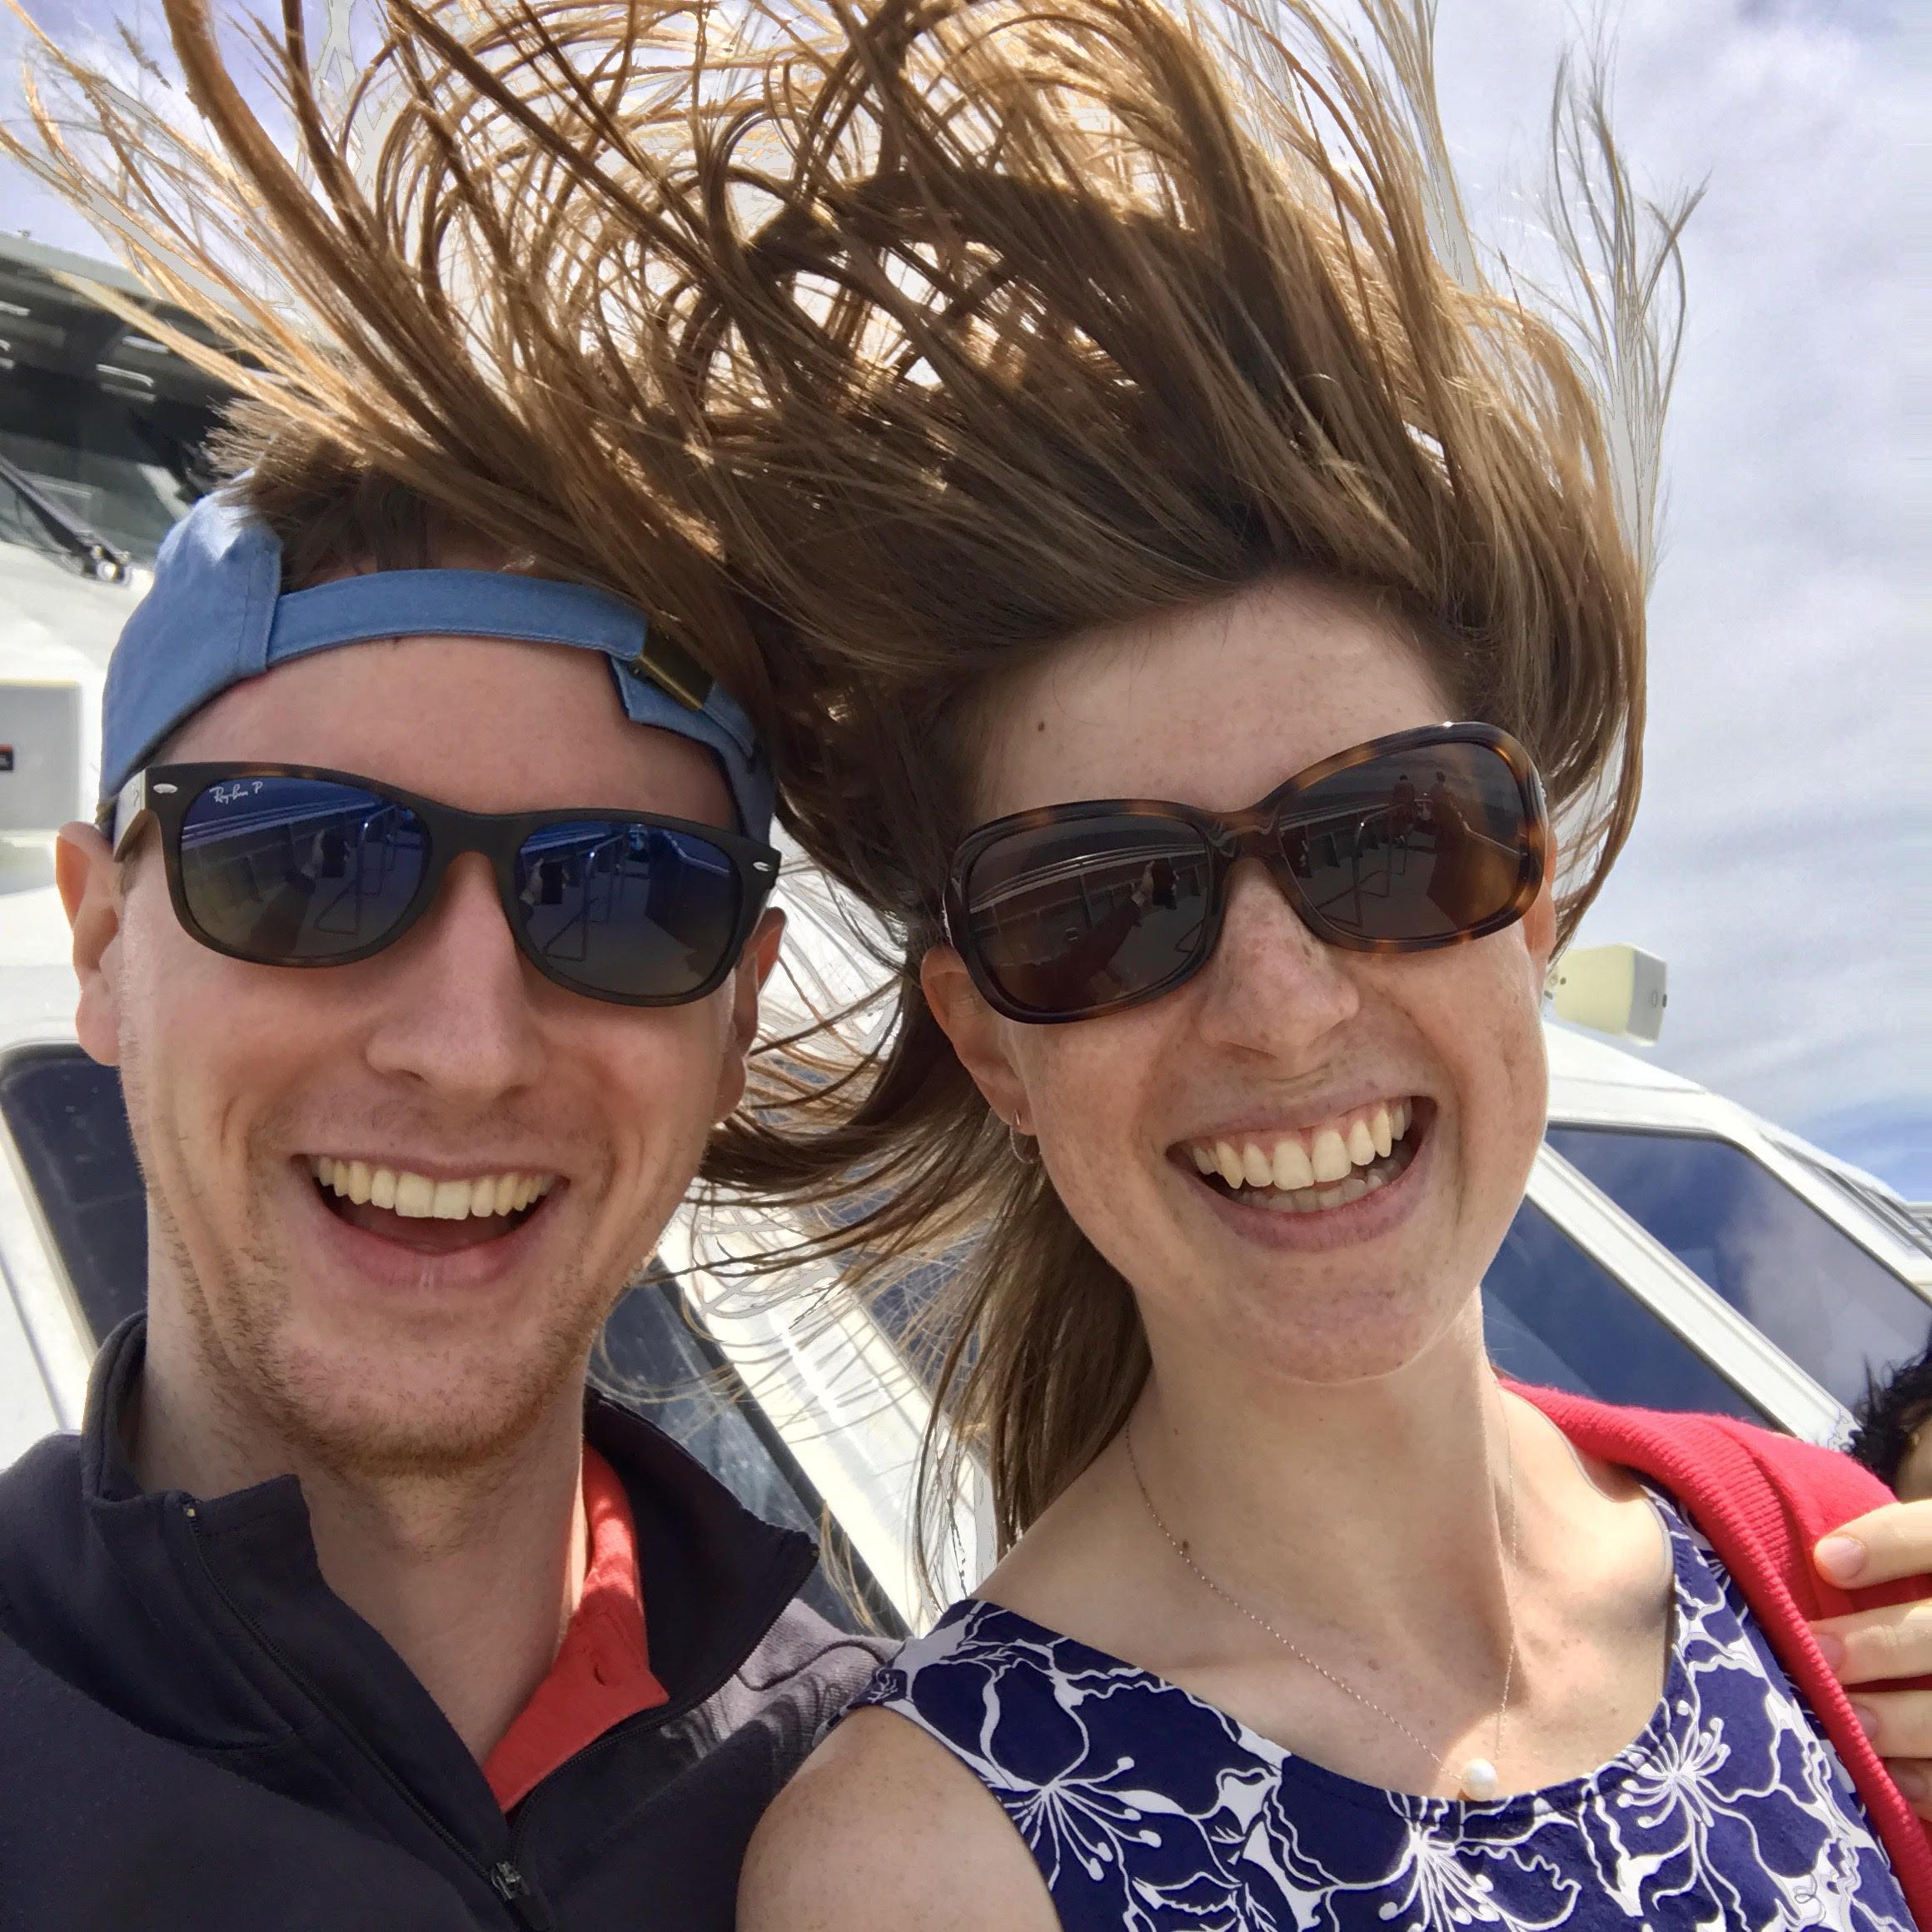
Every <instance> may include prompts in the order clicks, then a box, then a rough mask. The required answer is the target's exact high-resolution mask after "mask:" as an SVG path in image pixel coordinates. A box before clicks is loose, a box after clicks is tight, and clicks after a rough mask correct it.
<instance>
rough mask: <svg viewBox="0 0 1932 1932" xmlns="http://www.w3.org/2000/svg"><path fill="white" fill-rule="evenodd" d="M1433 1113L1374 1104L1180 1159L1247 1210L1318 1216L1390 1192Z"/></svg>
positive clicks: (1422, 1107)
mask: <svg viewBox="0 0 1932 1932" xmlns="http://www.w3.org/2000/svg"><path fill="white" fill-rule="evenodd" d="M1433 1113H1434V1107H1433V1104H1432V1103H1431V1102H1429V1101H1427V1100H1425V1099H1422V1098H1402V1099H1396V1100H1383V1101H1377V1102H1374V1103H1371V1104H1370V1105H1368V1106H1367V1107H1357V1108H1352V1109H1351V1110H1350V1111H1349V1112H1348V1113H1342V1114H1337V1115H1336V1116H1335V1117H1334V1118H1332V1119H1330V1120H1325V1121H1322V1122H1321V1123H1318V1124H1317V1125H1316V1126H1313V1127H1307V1128H1295V1129H1294V1130H1292V1132H1274V1131H1271V1132H1269V1133H1266V1134H1245V1135H1242V1136H1240V1137H1238V1138H1229V1139H1225V1140H1223V1139H1215V1140H1190V1141H1184V1142H1183V1143H1181V1146H1180V1148H1179V1149H1178V1152H1179V1153H1181V1154H1182V1155H1183V1156H1184V1157H1185V1158H1188V1159H1189V1160H1191V1161H1193V1163H1194V1167H1195V1169H1196V1171H1197V1172H1198V1173H1199V1174H1200V1176H1201V1178H1202V1181H1203V1183H1204V1184H1205V1185H1206V1186H1208V1187H1209V1188H1212V1189H1213V1190H1214V1191H1215V1192H1216V1193H1218V1194H1222V1195H1224V1196H1225V1197H1227V1199H1229V1200H1231V1201H1237V1202H1239V1203H1241V1205H1242V1206H1243V1207H1247V1208H1266V1209H1267V1210H1268V1211H1269V1212H1272V1213H1276V1214H1319V1213H1321V1212H1322V1211H1323V1210H1325V1209H1327V1208H1345V1207H1347V1205H1348V1203H1350V1202H1352V1201H1359V1200H1361V1199H1362V1198H1363V1197H1364V1196H1365V1195H1368V1194H1372V1193H1375V1191H1376V1190H1377V1188H1386V1187H1387V1185H1388V1184H1389V1183H1390V1182H1391V1181H1392V1180H1394V1179H1395V1178H1397V1175H1399V1174H1400V1173H1402V1170H1403V1169H1404V1168H1407V1166H1408V1164H1409V1163H1410V1162H1411V1161H1412V1160H1413V1159H1414V1158H1415V1155H1416V1149H1417V1148H1418V1147H1419V1146H1420V1145H1421V1144H1422V1136H1423V1134H1424V1133H1426V1132H1427V1127H1428V1123H1429V1120H1430V1118H1432V1115H1433Z"/></svg>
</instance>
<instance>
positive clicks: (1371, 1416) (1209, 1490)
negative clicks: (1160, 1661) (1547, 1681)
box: [1111, 1303, 1586, 1640]
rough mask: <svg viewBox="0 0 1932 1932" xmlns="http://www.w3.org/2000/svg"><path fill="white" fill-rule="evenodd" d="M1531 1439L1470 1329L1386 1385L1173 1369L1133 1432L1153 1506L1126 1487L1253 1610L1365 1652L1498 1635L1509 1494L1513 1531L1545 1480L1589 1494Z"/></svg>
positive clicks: (1216, 1364) (1208, 1365) (1149, 1395)
mask: <svg viewBox="0 0 1932 1932" xmlns="http://www.w3.org/2000/svg"><path fill="white" fill-rule="evenodd" d="M1471 1314H1472V1317H1473V1314H1474V1304H1473V1303H1472V1304H1471ZM1524 1433H1525V1432H1524V1431H1523V1429H1522V1428H1521V1427H1516V1428H1511V1427H1510V1426H1509V1421H1508V1409H1507V1407H1506V1404H1505V1401H1504V1398H1503V1397H1502V1395H1501V1392H1500V1390H1499V1389H1498V1387H1497V1385H1496V1379H1495V1377H1494V1374H1493V1373H1492V1372H1491V1369H1490V1367H1489V1363H1488V1361H1487V1359H1486V1356H1485V1354H1484V1352H1483V1349H1482V1337H1481V1327H1480V1324H1479V1322H1478V1321H1477V1320H1476V1319H1473V1318H1471V1319H1466V1320H1463V1321H1459V1322H1458V1323H1457V1324H1456V1326H1455V1327H1453V1328H1452V1329H1451V1331H1450V1332H1447V1333H1446V1334H1445V1335H1443V1336H1442V1337H1439V1338H1438V1339H1437V1342H1435V1343H1434V1344H1432V1346H1431V1347H1429V1348H1427V1350H1425V1351H1424V1352H1422V1354H1421V1355H1419V1356H1417V1357H1415V1358H1414V1359H1413V1360H1412V1361H1411V1362H1407V1363H1406V1364H1405V1365H1403V1367H1401V1368H1399V1369H1397V1370H1396V1371H1394V1372H1392V1373H1389V1374H1387V1375H1382V1376H1377V1377H1370V1378H1364V1379H1362V1380H1358V1381H1355V1382H1347V1383H1340V1384H1327V1385H1323V1384H1318V1383H1309V1382H1285V1381H1283V1380H1282V1378H1280V1377H1272V1376H1270V1374H1269V1373H1268V1372H1267V1370H1266V1368H1265V1367H1242V1366H1237V1365H1235V1364H1232V1363H1229V1362H1224V1361H1208V1362H1196V1361H1192V1360H1189V1359H1188V1358H1187V1357H1185V1356H1182V1357H1179V1358H1178V1359H1177V1358H1176V1357H1174V1355H1173V1354H1172V1353H1169V1355H1168V1359H1167V1360H1166V1361H1165V1362H1159V1363H1158V1366H1157V1369H1156V1372H1155V1373H1154V1375H1153V1377H1152V1378H1150V1381H1149V1383H1148V1389H1147V1391H1146V1392H1145V1394H1144V1396H1143V1398H1142V1401H1141V1402H1140V1403H1139V1404H1138V1407H1137V1408H1136V1410H1135V1414H1134V1418H1133V1426H1132V1439H1133V1449H1134V1451H1135V1453H1136V1456H1137V1457H1138V1463H1139V1471H1140V1475H1141V1476H1142V1478H1143V1481H1144V1484H1145V1486H1146V1490H1147V1492H1148V1493H1147V1498H1146V1499H1142V1498H1141V1497H1140V1496H1138V1490H1139V1488H1140V1484H1138V1483H1135V1482H1134V1481H1133V1468H1132V1466H1128V1469H1127V1471H1126V1475H1127V1477H1128V1486H1130V1487H1131V1488H1132V1489H1133V1491H1135V1492H1136V1493H1135V1495H1134V1496H1132V1497H1131V1498H1130V1501H1135V1502H1139V1503H1140V1504H1141V1506H1142V1508H1143V1514H1151V1513H1153V1511H1158V1514H1159V1516H1160V1517H1161V1519H1162V1521H1163V1523H1164V1524H1165V1525H1166V1526H1167V1527H1168V1529H1169V1530H1171V1531H1173V1534H1174V1535H1175V1536H1177V1537H1178V1538H1179V1539H1181V1540H1182V1541H1185V1542H1186V1543H1187V1544H1188V1546H1189V1550H1190V1554H1191V1555H1192V1556H1193V1559H1194V1561H1195V1562H1196V1563H1198V1565H1199V1566H1200V1567H1201V1568H1202V1569H1203V1571H1206V1572H1207V1573H1208V1574H1209V1575H1211V1576H1214V1577H1215V1580H1216V1581H1217V1582H1219V1583H1221V1584H1222V1586H1223V1587H1224V1588H1227V1589H1228V1590H1229V1591H1231V1593H1232V1594H1233V1595H1235V1596H1237V1597H1238V1596H1242V1594H1243V1590H1242V1586H1245V1588H1246V1591H1247V1592H1248V1593H1249V1594H1251V1595H1252V1596H1255V1597H1257V1598H1258V1599H1259V1600H1260V1601H1259V1603H1257V1608H1259V1607H1262V1606H1266V1605H1269V1604H1272V1605H1273V1606H1277V1608H1279V1609H1281V1610H1283V1611H1292V1613H1293V1614H1294V1615H1295V1616H1296V1617H1297V1620H1298V1621H1305V1622H1307V1624H1309V1625H1311V1626H1337V1625H1342V1626H1347V1627H1348V1628H1349V1629H1351V1630H1352V1631H1355V1632H1357V1633H1358V1634H1359V1635H1361V1636H1362V1637H1364V1638H1367V1639H1371V1640H1372V1639H1373V1638H1374V1637H1375V1636H1377V1634H1378V1626H1386V1627H1387V1628H1389V1629H1391V1630H1397V1631H1403V1632H1411V1631H1413V1630H1414V1628H1415V1626H1416V1624H1417V1618H1418V1613H1419V1612H1422V1611H1425V1610H1426V1611H1427V1616H1428V1617H1429V1619H1430V1620H1431V1621H1435V1620H1439V1619H1441V1618H1442V1617H1443V1616H1446V1615H1451V1614H1453V1615H1455V1616H1458V1617H1459V1618H1461V1619H1462V1620H1472V1621H1475V1622H1476V1623H1479V1624H1481V1625H1483V1626H1489V1627H1491V1628H1493V1629H1494V1630H1495V1631H1496V1632H1497V1633H1498V1635H1499V1636H1501V1634H1502V1633H1503V1632H1504V1631H1505V1629H1506V1624H1507V1621H1508V1601H1507V1599H1508V1584H1509V1581H1510V1580H1509V1578H1508V1576H1507V1575H1506V1570H1507V1561H1506V1546H1507V1542H1508V1541H1509V1538H1510V1534H1511V1525H1510V1523H1509V1521H1508V1518H1509V1516H1510V1515H1511V1491H1514V1492H1515V1509H1516V1514H1517V1516H1518V1518H1519V1521H1520V1520H1521V1516H1522V1514H1523V1510H1524V1505H1525V1503H1526V1501H1529V1500H1530V1499H1531V1497H1542V1498H1544V1500H1545V1501H1548V1500H1550V1499H1549V1498H1548V1496H1547V1491H1548V1489H1549V1487H1550V1477H1551V1476H1556V1477H1557V1479H1558V1480H1559V1481H1561V1479H1562V1478H1563V1477H1566V1476H1567V1477H1569V1478H1571V1479H1573V1480H1574V1481H1578V1482H1583V1481H1585V1480H1586V1479H1585V1478H1584V1477H1583V1476H1582V1474H1581V1471H1580V1470H1578V1469H1577V1467H1576V1464H1575V1462H1574V1461H1573V1460H1572V1459H1571V1458H1569V1457H1568V1456H1563V1457H1562V1462H1563V1465H1564V1466H1563V1468H1562V1469H1561V1470H1554V1469H1546V1468H1545V1467H1544V1466H1543V1465H1545V1464H1546V1463H1548V1462H1550V1461H1551V1460H1552V1459H1551V1457H1550V1456H1548V1455H1547V1454H1546V1453H1545V1454H1541V1455H1539V1454H1538V1453H1537V1451H1538V1449H1542V1450H1545V1451H1546V1450H1547V1448H1548V1447H1549V1445H1548V1444H1547V1443H1546V1442H1538V1443H1536V1444H1524V1443H1521V1441H1520V1438H1521V1437H1522V1436H1523V1435H1524ZM1126 1451H1127V1443H1126V1442H1125V1441H1124V1440H1123V1442H1120V1443H1118V1444H1117V1445H1116V1446H1115V1449H1114V1451H1113V1452H1111V1456H1112V1458H1113V1459H1115V1460H1117V1461H1118V1462H1126V1461H1127V1460H1128V1458H1127V1455H1126ZM1526 1460H1527V1461H1531V1463H1532V1464H1533V1465H1535V1466H1534V1467H1532V1469H1531V1470H1529V1471H1525V1470H1523V1469H1522V1467H1521V1464H1522V1462H1523V1461H1526ZM1112 1473H1113V1476H1114V1477H1115V1479H1116V1480H1117V1481H1118V1476H1119V1473H1120V1472H1119V1471H1118V1467H1117V1468H1116V1469H1115V1470H1113V1471H1112ZM1526 1476H1527V1477H1528V1481H1525V1480H1524V1479H1525V1477H1526ZM1148 1501H1151V1502H1152V1505H1153V1511H1148V1509H1147V1502H1148ZM1536 1513H1538V1514H1539V1515H1541V1513H1542V1512H1541V1511H1537V1512H1536Z"/></svg>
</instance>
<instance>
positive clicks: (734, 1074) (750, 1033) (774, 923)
mask: <svg viewBox="0 0 1932 1932" xmlns="http://www.w3.org/2000/svg"><path fill="white" fill-rule="evenodd" d="M784 923H785V916H784V914H783V913H782V912H780V911H779V909H778V908H777V907H776V906H767V907H766V908H765V909H764V914H763V915H762V916H761V917H760V918H759V922H758V924H757V925H755V926H754V928H753V929H752V933H751V937H750V938H749V939H747V940H746V941H745V943H744V951H743V952H742V953H741V954H739V957H738V964H737V967H736V968H735V969H734V972H733V973H732V977H731V1034H730V1038H729V1039H728V1040H726V1042H725V1062H724V1064H723V1065H722V1066H721V1067H720V1068H719V1069H718V1098H717V1104H716V1106H715V1108H714V1109H713V1111H712V1114H711V1118H712V1119H714V1120H722V1119H724V1118H725V1115H726V1114H728V1113H730V1111H731V1110H732V1108H734V1107H735V1106H736V1105H737V1104H738V1103H739V1101H740V1100H742V1099H743V1098H744V1063H745V1057H746V1055H747V1054H749V1053H750V1051H751V1045H752V1042H753V1041H754V1040H755V1039H756V1038H758V996H759V993H760V992H761V991H762V990H763V988H764V983H765V981H766V980H767V979H769V978H770V977H771V969H772V968H773V967H774V966H775V965H777V964H778V949H779V941H780V940H782V939H784Z"/></svg>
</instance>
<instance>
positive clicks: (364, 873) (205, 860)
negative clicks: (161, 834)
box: [181, 777, 429, 964]
mask: <svg viewBox="0 0 1932 1932" xmlns="http://www.w3.org/2000/svg"><path fill="white" fill-rule="evenodd" d="M428 858H429V839H428V836H427V834H426V832H425V831H424V829H423V826H422V823H421V820H420V819H417V817H416V814H414V813H413V812H411V811H410V810H409V809H407V807H406V806H403V805H398V804H392V803H391V801H390V800H389V799H385V798H383V797H382V796H381V794H379V793H376V792H371V791H364V790H362V789H360V788H358V787H356V786H353V785H344V784H335V783H332V782H331V781H330V780H327V779H311V778H276V777H262V778H234V779H223V780H222V782H220V783H219V784H211V785H209V786H207V787H206V788H205V789H203V790H202V793H201V794H200V795H199V796H198V797H197V798H196V799H195V800H194V802H193V803H192V804H190V805H189V807H188V809H187V813H186V814H184V816H183V818H182V833H181V876H182V893H183V895H184V897H185V898H186V899H187V906H188V910H189V913H190V914H191V915H192V918H193V919H194V920H195V923H196V924H197V925H198V926H200V928H201V929H202V931H203V932H204V933H206V934H207V936H208V937H209V938H210V939H212V940H214V941H215V942H216V944H218V945H220V946H223V947H225V948H227V949H228V950H229V951H231V952H233V953H237V954H241V956H242V957H244V958H246V959H255V960H258V961H261V962H263V963H266V964H283V963H287V964H298V963H301V962H304V961H311V960H321V959H341V958H344V957H346V955H348V954H352V953H355V952H357V951H360V950H361V949H364V948H366V947H370V946H373V945H375V944H377V943H378V942H380V940H381V939H382V937H383V935H384V934H386V933H388V932H389V931H390V930H391V929H392V928H393V927H394V926H395V925H396V922H397V921H398V920H399V919H401V917H402V915H403V914H404V913H405V912H406V910H407V909H408V907H409V904H410V901H411V899H413V898H414V897H415V896H416V888H417V886H418V885H420V884H421V882H422V873H423V867H424V865H425V864H426V863H427V862H428Z"/></svg>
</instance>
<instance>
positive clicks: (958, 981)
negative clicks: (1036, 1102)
mask: <svg viewBox="0 0 1932 1932" xmlns="http://www.w3.org/2000/svg"><path fill="white" fill-rule="evenodd" d="M919 984H920V986H921V987H922V988H924V992H925V995H926V1004H927V1005H928V1006H929V1007H930V1008H932V1009H933V1018H934V1019H936V1020H937V1021H938V1022H939V1028H940V1030H941V1031H942V1032H943V1033H944V1034H945V1036H946V1038H948V1039H949V1040H950V1041H951V1042H952V1043H953V1051H954V1053H957V1054H958V1055H959V1064H960V1065H961V1066H963V1067H964V1068H965V1069H966V1071H967V1072H968V1073H970V1074H971V1075H972V1076H973V1085H974V1086H976V1087H977V1088H978V1089H979V1091H980V1092H981V1093H983V1094H984V1095H985V1097H986V1104H987V1105H988V1107H990V1108H992V1109H993V1112H994V1113H997V1114H998V1116H999V1117H1000V1118H1001V1119H1002V1120H1003V1121H1006V1122H1007V1123H1008V1124H1009V1125H1013V1124H1023V1122H1024V1118H1025V1114H1026V1084H1025V1083H1024V1082H1023V1080H1022V1079H1021V1078H1020V1076H1019V1072H1018V1068H1016V1067H1015V1066H1014V1065H1013V1061H1012V1059H1011V1058H1010V1057H1009V1056H1008V1053H1007V1050H1006V1049H1007V1038H1008V1025H1007V1023H1006V1022H1005V1021H1004V1020H1003V1019H1002V1018H1000V1017H999V1015H998V1013H995V1012H994V1011H993V1008H991V1007H990V1006H988V1004H987V1003H986V1002H985V1000H984V999H983V998H981V997H980V993H979V988H978V987H977V986H975V985H974V984H973V976H972V974H971V973H968V971H967V970H966V962H965V961H964V959H961V958H960V957H959V954H957V953H956V952H954V950H953V949H952V948H951V947H950V946H947V945H938V946H934V947H930V948H929V949H928V950H927V953H926V956H925V958H924V959H922V960H920V962H919Z"/></svg>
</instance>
